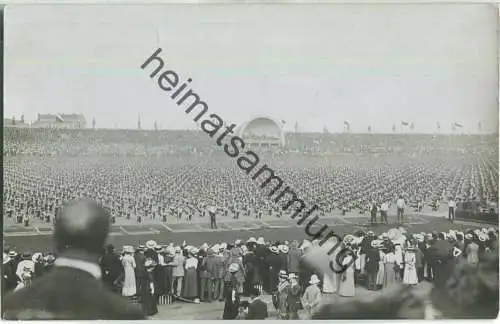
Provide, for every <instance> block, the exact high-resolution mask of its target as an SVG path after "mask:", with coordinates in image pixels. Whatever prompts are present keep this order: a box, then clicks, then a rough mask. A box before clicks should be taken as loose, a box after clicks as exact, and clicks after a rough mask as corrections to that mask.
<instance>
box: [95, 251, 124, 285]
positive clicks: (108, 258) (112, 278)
mask: <svg viewBox="0 0 500 324" xmlns="http://www.w3.org/2000/svg"><path fill="white" fill-rule="evenodd" d="M100 266H101V270H102V279H103V281H104V283H105V284H106V285H107V286H108V288H109V289H110V290H111V291H114V292H116V293H121V291H120V287H119V284H118V281H119V277H120V276H121V275H122V271H123V268H122V263H121V262H120V258H119V257H118V255H116V253H115V247H114V246H113V245H112V244H108V245H107V246H106V253H105V254H104V255H103V256H102V258H101V262H100Z"/></svg>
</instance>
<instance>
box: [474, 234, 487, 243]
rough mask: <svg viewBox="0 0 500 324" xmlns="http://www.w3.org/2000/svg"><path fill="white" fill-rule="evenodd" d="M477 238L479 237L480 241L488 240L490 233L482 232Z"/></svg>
mask: <svg viewBox="0 0 500 324" xmlns="http://www.w3.org/2000/svg"><path fill="white" fill-rule="evenodd" d="M477 238H478V239H479V241H481V242H486V241H487V240H488V239H489V236H488V234H485V233H481V234H479V235H478V236H477Z"/></svg>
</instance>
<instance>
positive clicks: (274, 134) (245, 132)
mask: <svg viewBox="0 0 500 324" xmlns="http://www.w3.org/2000/svg"><path fill="white" fill-rule="evenodd" d="M237 134H238V136H239V137H241V138H242V139H243V140H244V141H245V143H246V144H247V145H248V146H249V147H261V148H273V147H274V148H279V147H284V146H285V144H286V143H285V133H284V132H283V129H282V128H281V126H280V124H279V123H278V122H276V121H275V120H274V119H272V118H270V117H264V116H258V117H256V118H253V119H251V120H249V121H247V122H246V123H244V124H243V125H241V126H240V127H238V129H237Z"/></svg>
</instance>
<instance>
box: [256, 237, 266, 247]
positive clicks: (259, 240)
mask: <svg viewBox="0 0 500 324" xmlns="http://www.w3.org/2000/svg"><path fill="white" fill-rule="evenodd" d="M257 244H260V245H264V244H266V241H264V238H263V237H259V238H258V239H257Z"/></svg>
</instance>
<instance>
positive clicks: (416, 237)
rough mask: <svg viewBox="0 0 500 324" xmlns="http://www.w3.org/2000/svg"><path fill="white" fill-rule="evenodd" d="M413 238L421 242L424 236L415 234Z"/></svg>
mask: <svg viewBox="0 0 500 324" xmlns="http://www.w3.org/2000/svg"><path fill="white" fill-rule="evenodd" d="M415 239H416V240H417V241H418V242H423V241H424V240H425V238H424V236H423V235H422V234H416V235H415Z"/></svg>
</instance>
